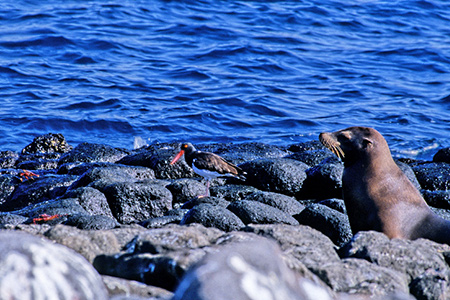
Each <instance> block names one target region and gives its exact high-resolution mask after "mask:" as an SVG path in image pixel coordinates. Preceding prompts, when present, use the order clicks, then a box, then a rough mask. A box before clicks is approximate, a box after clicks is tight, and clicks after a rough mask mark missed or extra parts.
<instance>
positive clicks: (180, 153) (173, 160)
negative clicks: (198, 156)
mask: <svg viewBox="0 0 450 300" xmlns="http://www.w3.org/2000/svg"><path fill="white" fill-rule="evenodd" d="M183 154H184V150H181V151H180V152H178V154H177V156H175V157H174V158H173V159H172V161H171V162H170V164H171V165H173V164H174V163H176V162H177V160H179V159H180V157H182V156H183Z"/></svg>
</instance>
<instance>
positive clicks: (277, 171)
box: [240, 158, 309, 196]
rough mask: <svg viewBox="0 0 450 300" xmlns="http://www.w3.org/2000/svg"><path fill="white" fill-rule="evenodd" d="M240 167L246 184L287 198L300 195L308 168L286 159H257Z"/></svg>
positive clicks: (305, 165) (298, 162)
mask: <svg viewBox="0 0 450 300" xmlns="http://www.w3.org/2000/svg"><path fill="white" fill-rule="evenodd" d="M240 167H241V168H242V169H243V170H244V171H245V172H247V176H246V177H247V180H246V183H247V184H249V185H252V186H254V187H256V188H258V189H260V190H264V191H269V192H277V193H281V194H285V195H289V196H293V195H296V194H298V193H300V191H301V189H302V186H303V182H304V181H305V179H306V172H305V171H306V170H307V169H308V168H309V166H308V165H307V164H305V163H302V162H300V161H296V160H293V159H287V158H276V159H257V160H253V161H249V162H246V163H243V164H241V165H240Z"/></svg>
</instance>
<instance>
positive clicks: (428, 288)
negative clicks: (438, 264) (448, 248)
mask: <svg viewBox="0 0 450 300" xmlns="http://www.w3.org/2000/svg"><path fill="white" fill-rule="evenodd" d="M449 280H450V270H438V271H437V270H433V269H430V270H427V271H425V272H424V273H423V274H421V275H420V276H419V277H417V278H416V279H414V280H413V281H412V282H411V284H410V290H411V294H413V295H414V296H416V298H417V299H424V300H425V299H427V300H428V299H429V300H433V299H447V298H448V295H450V285H449Z"/></svg>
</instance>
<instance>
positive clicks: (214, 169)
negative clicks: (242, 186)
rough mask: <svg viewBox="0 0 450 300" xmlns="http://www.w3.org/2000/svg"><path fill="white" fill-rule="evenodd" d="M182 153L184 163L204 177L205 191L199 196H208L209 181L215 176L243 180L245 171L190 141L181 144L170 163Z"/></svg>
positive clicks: (174, 161) (175, 160)
mask: <svg viewBox="0 0 450 300" xmlns="http://www.w3.org/2000/svg"><path fill="white" fill-rule="evenodd" d="M183 154H184V159H185V161H186V163H187V164H188V165H189V166H190V167H191V168H192V169H193V170H194V172H195V173H197V174H198V175H200V176H202V177H203V178H205V179H206V193H205V195H201V196H199V197H208V196H209V182H210V180H211V179H214V178H217V177H234V178H238V179H240V180H245V175H246V174H247V173H245V172H244V171H242V169H241V168H239V167H238V166H236V165H234V164H232V163H230V162H228V161H226V160H225V159H223V158H222V157H220V156H219V155H217V154H214V153H210V152H203V151H199V150H197V149H195V147H194V146H193V145H192V144H191V143H184V144H182V145H181V150H180V152H179V153H178V154H177V155H176V156H175V157H174V158H173V159H172V161H171V162H170V164H171V165H173V164H174V163H176V162H177V160H179V159H180V158H181V157H182V156H183Z"/></svg>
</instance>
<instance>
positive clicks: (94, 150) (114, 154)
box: [58, 143, 130, 165]
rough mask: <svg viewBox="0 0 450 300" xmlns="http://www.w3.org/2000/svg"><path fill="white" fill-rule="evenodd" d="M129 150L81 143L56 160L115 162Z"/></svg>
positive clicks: (64, 161)
mask: <svg viewBox="0 0 450 300" xmlns="http://www.w3.org/2000/svg"><path fill="white" fill-rule="evenodd" d="M129 153H130V152H129V151H127V150H125V149H119V148H114V147H111V146H108V145H102V144H93V143H81V144H79V145H78V146H76V147H75V148H74V149H73V150H72V151H70V152H67V153H65V154H64V155H62V156H61V158H60V159H59V161H58V165H62V164H65V163H69V162H112V163H114V162H116V161H118V160H120V159H121V158H122V157H124V156H126V155H128V154H129Z"/></svg>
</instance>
